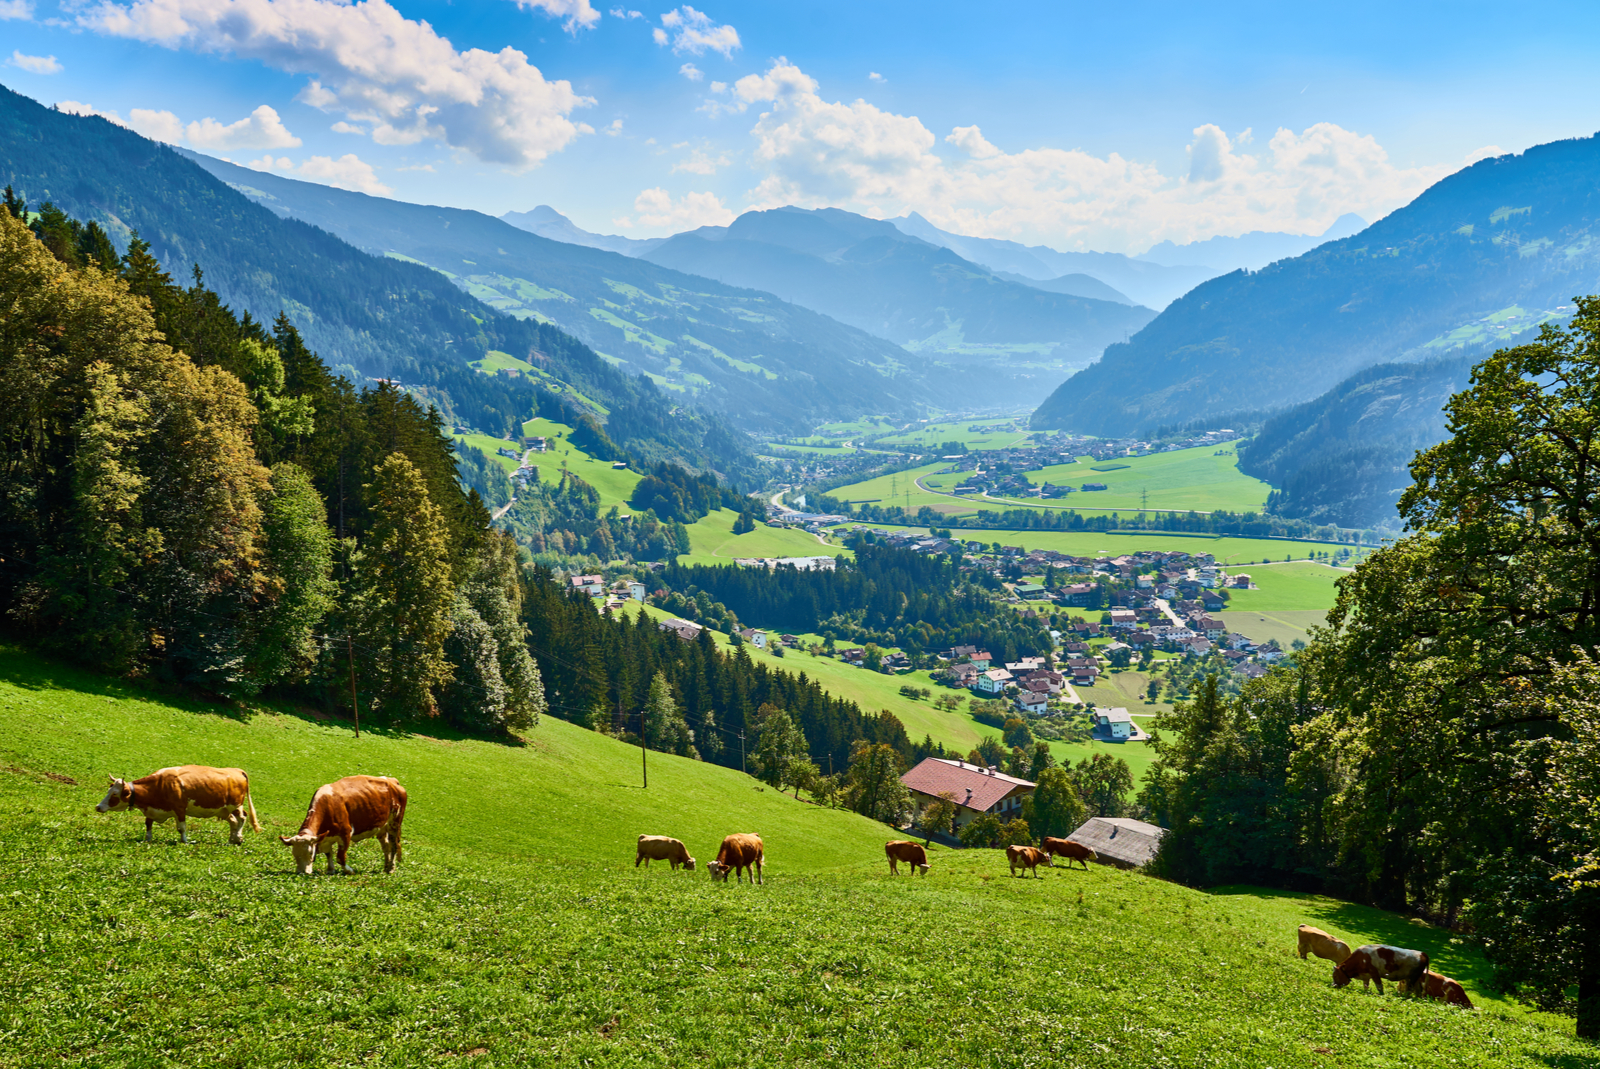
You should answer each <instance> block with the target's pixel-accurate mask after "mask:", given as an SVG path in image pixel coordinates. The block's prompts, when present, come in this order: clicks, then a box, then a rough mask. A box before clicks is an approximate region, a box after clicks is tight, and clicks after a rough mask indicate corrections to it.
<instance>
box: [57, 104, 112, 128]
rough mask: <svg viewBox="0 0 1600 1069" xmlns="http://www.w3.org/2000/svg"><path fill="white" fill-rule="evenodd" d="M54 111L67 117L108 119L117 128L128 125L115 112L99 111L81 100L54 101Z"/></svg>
mask: <svg viewBox="0 0 1600 1069" xmlns="http://www.w3.org/2000/svg"><path fill="white" fill-rule="evenodd" d="M56 110H57V111H63V112H66V113H67V114H68V115H97V116H99V117H100V118H102V119H108V120H110V121H111V122H114V123H116V124H117V125H118V126H127V125H128V123H127V121H126V120H124V119H123V117H122V116H121V115H118V114H117V113H116V111H114V110H113V111H101V110H100V109H99V108H97V107H95V106H94V105H93V104H85V103H84V102H83V101H81V100H58V101H56Z"/></svg>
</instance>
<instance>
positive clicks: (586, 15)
mask: <svg viewBox="0 0 1600 1069" xmlns="http://www.w3.org/2000/svg"><path fill="white" fill-rule="evenodd" d="M517 6H518V7H521V8H530V7H532V8H539V9H540V10H542V11H543V12H544V13H545V14H546V15H549V16H550V17H551V18H553V19H560V18H564V19H566V20H567V22H566V26H565V27H564V28H565V29H566V31H567V32H568V33H577V32H578V30H579V29H580V28H581V29H585V30H587V29H589V28H590V27H591V26H593V25H594V24H595V23H597V22H599V21H600V12H598V11H596V10H595V9H594V8H592V7H590V6H589V0H517ZM612 14H613V15H615V14H616V12H615V11H613V12H612Z"/></svg>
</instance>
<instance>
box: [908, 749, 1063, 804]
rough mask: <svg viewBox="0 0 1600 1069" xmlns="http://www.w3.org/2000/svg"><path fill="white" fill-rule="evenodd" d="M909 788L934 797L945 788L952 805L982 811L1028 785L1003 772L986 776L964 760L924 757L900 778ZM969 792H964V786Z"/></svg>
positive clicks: (1028, 785)
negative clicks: (970, 791)
mask: <svg viewBox="0 0 1600 1069" xmlns="http://www.w3.org/2000/svg"><path fill="white" fill-rule="evenodd" d="M900 782H901V783H904V784H905V785H906V786H907V787H909V788H910V789H911V790H914V791H918V792H920V793H922V794H926V795H929V796H931V797H934V798H937V797H938V796H939V795H940V794H941V793H942V792H944V791H949V792H950V794H951V795H952V796H954V798H955V800H956V805H959V806H965V807H967V808H968V809H976V810H977V811H978V812H980V813H981V812H983V811H984V810H985V809H988V808H989V807H990V806H992V805H994V804H995V803H996V802H998V801H999V800H1000V799H1002V798H1004V797H1005V796H1006V795H1008V794H1010V793H1011V792H1012V791H1013V790H1016V789H1017V788H1018V787H1027V788H1030V789H1031V788H1032V787H1033V786H1034V785H1033V784H1032V783H1030V782H1028V781H1027V780H1025V779H1017V778H1015V777H1013V776H1008V775H1006V774H1005V773H1003V772H996V773H994V774H993V775H990V774H989V773H988V772H987V771H981V770H979V768H978V767H977V766H976V765H972V764H967V763H966V762H956V761H946V760H945V759H944V758H942V757H928V758H924V759H923V761H922V763H921V764H919V765H917V767H916V768H913V769H912V770H911V771H909V772H907V773H906V774H905V775H903V776H901V777H900ZM969 787H970V788H972V794H971V796H970V797H969V796H968V795H967V788H969Z"/></svg>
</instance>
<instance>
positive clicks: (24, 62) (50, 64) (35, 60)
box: [6, 50, 61, 74]
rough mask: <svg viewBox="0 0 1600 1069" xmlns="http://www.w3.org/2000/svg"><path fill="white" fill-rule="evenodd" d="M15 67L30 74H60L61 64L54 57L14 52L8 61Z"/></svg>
mask: <svg viewBox="0 0 1600 1069" xmlns="http://www.w3.org/2000/svg"><path fill="white" fill-rule="evenodd" d="M6 62H7V63H8V64H10V65H11V66H13V67H18V68H20V69H22V70H25V71H27V72H28V73H29V74H60V73H61V64H60V63H57V62H56V57H54V56H29V55H25V54H23V53H22V52H19V51H15V50H13V51H12V53H11V58H10V59H9V60H7V61H6Z"/></svg>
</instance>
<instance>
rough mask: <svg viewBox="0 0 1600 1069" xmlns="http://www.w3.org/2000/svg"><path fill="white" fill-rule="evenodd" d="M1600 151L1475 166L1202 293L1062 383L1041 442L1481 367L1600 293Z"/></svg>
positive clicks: (1592, 145)
mask: <svg viewBox="0 0 1600 1069" xmlns="http://www.w3.org/2000/svg"><path fill="white" fill-rule="evenodd" d="M1597 216H1600V138H1596V137H1590V138H1580V139H1575V140H1570V141H1559V142H1554V143H1552V144H1548V145H1540V146H1538V147H1536V148H1531V149H1529V150H1528V151H1526V152H1524V153H1522V154H1521V155H1507V156H1500V157H1498V158H1495V159H1489V160H1484V161H1482V162H1480V163H1477V164H1474V165H1473V166H1471V167H1468V168H1466V169H1465V170H1462V171H1460V172H1457V173H1456V174H1454V175H1451V176H1450V177H1448V178H1445V179H1443V180H1442V181H1440V182H1438V183H1437V184H1435V185H1434V186H1432V187H1431V188H1430V189H1428V190H1427V191H1426V192H1424V193H1423V194H1422V195H1421V196H1419V197H1418V198H1417V199H1416V200H1415V201H1413V202H1412V203H1411V204H1409V205H1407V206H1406V207H1404V208H1401V209H1400V210H1398V211H1396V212H1394V213H1393V214H1392V215H1389V216H1388V217H1386V218H1384V219H1382V220H1380V221H1379V222H1377V223H1374V224H1373V225H1372V226H1370V227H1368V228H1367V229H1366V230H1364V231H1362V232H1361V233H1360V234H1357V235H1355V236H1353V237H1349V238H1345V239H1343V240H1342V241H1336V242H1332V243H1329V244H1326V245H1322V246H1320V247H1318V248H1316V249H1313V250H1312V251H1311V252H1309V253H1306V254H1305V255H1304V256H1300V257H1297V258H1296V259H1293V260H1284V261H1280V262H1278V263H1275V264H1273V265H1271V266H1270V267H1267V268H1265V269H1264V270H1261V271H1256V272H1246V271H1237V272H1234V273H1233V274H1230V275H1225V276H1223V277H1221V278H1216V279H1212V280H1211V281H1209V282H1206V283H1204V284H1202V285H1200V286H1199V287H1197V288H1196V289H1195V290H1194V291H1192V292H1191V293H1188V294H1186V295H1185V296H1184V297H1182V298H1181V299H1179V300H1178V301H1175V302H1174V303H1173V304H1172V305H1171V306H1170V307H1168V308H1167V309H1166V311H1164V312H1163V313H1162V314H1161V315H1160V316H1158V317H1157V318H1156V320H1155V321H1154V322H1152V323H1151V324H1150V325H1149V326H1147V327H1146V328H1145V329H1144V330H1142V331H1140V332H1139V334H1137V335H1136V336H1135V337H1134V338H1133V339H1132V340H1131V341H1130V342H1128V343H1127V344H1117V345H1113V346H1111V347H1110V348H1108V349H1107V350H1106V354H1105V356H1104V357H1103V358H1102V359H1101V361H1100V362H1099V363H1098V364H1096V365H1094V366H1093V367H1090V368H1087V369H1086V370H1084V371H1081V372H1079V373H1078V374H1077V375H1075V376H1073V377H1072V378H1071V379H1069V380H1067V382H1065V383H1064V384H1062V386H1061V387H1060V389H1058V390H1057V391H1056V392H1055V393H1054V394H1052V395H1051V396H1050V398H1049V399H1048V400H1047V401H1046V402H1045V403H1044V404H1043V405H1041V406H1040V408H1039V410H1038V411H1037V412H1035V413H1034V417H1033V425H1034V426H1035V427H1038V428H1045V427H1048V428H1066V429H1071V430H1074V431H1080V432H1084V433H1091V434H1099V433H1132V432H1135V431H1136V430H1138V429H1141V428H1145V427H1150V426H1153V425H1156V424H1161V423H1173V422H1179V421H1185V420H1190V419H1196V418H1204V417H1207V416H1220V415H1223V414H1225V413H1228V412H1234V411H1240V410H1245V409H1249V410H1260V409H1266V408H1272V407H1276V406H1280V405H1289V404H1297V403H1299V402H1302V401H1306V400H1309V399H1311V398H1313V397H1316V396H1317V395H1319V394H1321V393H1323V392H1324V391H1326V390H1328V389H1329V388H1330V387H1332V386H1334V385H1335V384H1337V383H1338V382H1340V381H1341V380H1343V379H1344V378H1346V377H1348V376H1349V375H1351V374H1352V373H1354V372H1356V371H1359V370H1361V369H1362V368H1365V367H1369V366H1371V365H1373V364H1377V363H1381V362H1385V361H1393V360H1417V359H1426V358H1429V357H1436V356H1445V355H1450V354H1452V353H1462V354H1468V353H1473V352H1478V353H1482V352H1486V351H1487V350H1489V349H1491V348H1493V347H1494V346H1496V345H1497V344H1500V343H1502V342H1503V341H1504V340H1506V339H1510V338H1513V337H1516V336H1517V335H1518V334H1521V333H1524V332H1527V331H1531V330H1532V329H1533V328H1534V327H1535V326H1537V324H1538V323H1540V322H1542V321H1543V320H1545V319H1550V318H1560V317H1563V316H1565V315H1567V314H1569V313H1570V311H1571V308H1570V301H1571V299H1572V297H1574V296H1576V295H1579V294H1588V293H1593V292H1595V291H1596V290H1600V241H1597V237H1600V226H1597Z"/></svg>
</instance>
